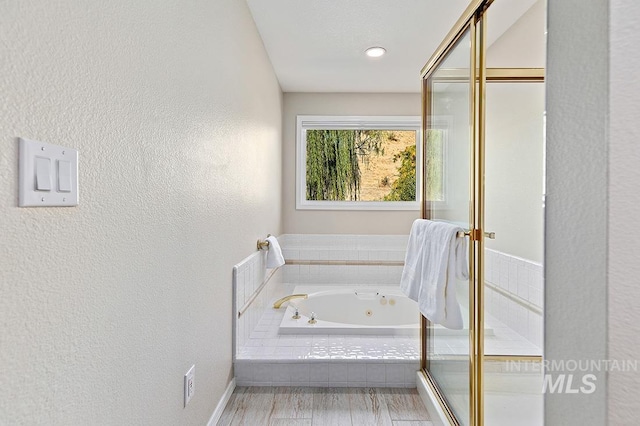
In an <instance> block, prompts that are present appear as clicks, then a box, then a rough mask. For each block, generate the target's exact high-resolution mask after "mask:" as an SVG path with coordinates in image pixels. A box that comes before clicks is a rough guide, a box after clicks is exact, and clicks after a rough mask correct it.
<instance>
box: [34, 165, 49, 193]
mask: <svg viewBox="0 0 640 426" xmlns="http://www.w3.org/2000/svg"><path fill="white" fill-rule="evenodd" d="M36 191H51V160H50V159H48V158H42V157H36Z"/></svg>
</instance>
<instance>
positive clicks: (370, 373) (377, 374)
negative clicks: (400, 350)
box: [367, 363, 386, 383]
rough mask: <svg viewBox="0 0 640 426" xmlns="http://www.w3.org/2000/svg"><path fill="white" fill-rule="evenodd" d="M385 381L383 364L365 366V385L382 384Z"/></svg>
mask: <svg viewBox="0 0 640 426" xmlns="http://www.w3.org/2000/svg"><path fill="white" fill-rule="evenodd" d="M385 381H386V373H385V364H377V363H376V364H367V383H384V382H385Z"/></svg>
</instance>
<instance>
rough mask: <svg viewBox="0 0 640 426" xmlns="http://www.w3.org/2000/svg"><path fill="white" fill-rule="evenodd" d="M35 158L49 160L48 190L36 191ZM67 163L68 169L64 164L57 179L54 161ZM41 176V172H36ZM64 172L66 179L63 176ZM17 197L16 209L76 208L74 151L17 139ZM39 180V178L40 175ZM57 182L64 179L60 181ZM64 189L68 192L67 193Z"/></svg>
mask: <svg viewBox="0 0 640 426" xmlns="http://www.w3.org/2000/svg"><path fill="white" fill-rule="evenodd" d="M37 158H40V159H42V158H46V159H49V160H50V161H51V163H50V166H49V173H50V182H51V186H50V190H48V191H42V190H41V191H39V190H37V189H36V175H37V171H38V170H36V162H37V160H36V159H37ZM59 161H63V162H69V165H70V167H66V166H67V163H63V164H64V166H65V167H64V168H63V170H64V171H63V174H62V175H61V176H59V171H60V167H59V166H58V162H59ZM40 172H41V175H42V170H40ZM67 172H69V173H68V176H67ZM19 175H20V176H19V180H20V182H19V188H20V189H19V191H20V194H19V197H18V205H19V206H20V207H45V206H77V205H78V151H77V150H75V149H71V148H65V147H63V146H58V145H52V144H49V143H45V142H38V141H32V140H29V139H25V138H20V166H19ZM40 177H41V178H42V176H40ZM59 179H68V180H65V181H62V185H61V184H60V183H61V182H60V181H59ZM67 189H70V191H68V190H67Z"/></svg>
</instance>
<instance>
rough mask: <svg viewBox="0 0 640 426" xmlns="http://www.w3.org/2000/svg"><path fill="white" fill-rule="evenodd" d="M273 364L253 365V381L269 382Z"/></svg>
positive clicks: (271, 376)
mask: <svg viewBox="0 0 640 426" xmlns="http://www.w3.org/2000/svg"><path fill="white" fill-rule="evenodd" d="M272 365H273V364H260V365H255V366H254V368H253V381H254V382H255V383H271V380H272V378H273V375H272V371H273V369H272V368H271V366H272Z"/></svg>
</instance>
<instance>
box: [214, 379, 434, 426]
mask: <svg viewBox="0 0 640 426" xmlns="http://www.w3.org/2000/svg"><path fill="white" fill-rule="evenodd" d="M218 425H219V426H227V425H251V426H262V425H264V426H284V425H287V426H289V425H291V426H298V425H299V426H303V425H304V426H321V425H330V426H341V425H362V426H369V425H380V426H432V425H433V423H432V422H431V421H430V417H429V414H428V413H427V410H426V409H425V407H424V405H423V403H422V401H421V399H420V396H419V395H418V392H417V391H416V390H415V389H387V388H373V387H369V388H314V387H250V388H249V387H238V388H236V390H235V391H234V392H233V395H232V396H231V398H230V399H229V402H228V403H227V406H226V408H225V410H224V412H223V414H222V417H221V418H220V421H219V422H218Z"/></svg>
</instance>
